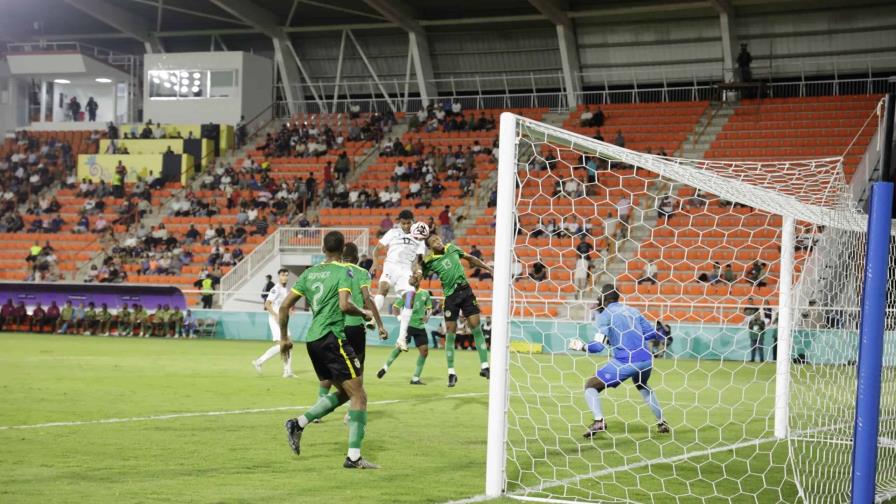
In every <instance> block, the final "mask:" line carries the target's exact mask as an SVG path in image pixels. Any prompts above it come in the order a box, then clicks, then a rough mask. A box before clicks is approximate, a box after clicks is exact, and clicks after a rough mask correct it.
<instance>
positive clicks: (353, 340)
mask: <svg viewBox="0 0 896 504" xmlns="http://www.w3.org/2000/svg"><path fill="white" fill-rule="evenodd" d="M345 340H346V341H348V344H349V345H351V347H352V350H354V351H355V355H357V356H358V360H359V361H361V373H363V372H364V355H365V354H366V350H367V329H365V328H364V326H363V325H356V326H345Z"/></svg>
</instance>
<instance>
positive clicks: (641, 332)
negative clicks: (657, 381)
mask: <svg viewBox="0 0 896 504" xmlns="http://www.w3.org/2000/svg"><path fill="white" fill-rule="evenodd" d="M595 325H596V326H597V333H596V334H595V335H594V339H593V341H591V342H590V343H585V342H584V341H582V340H580V339H578V338H574V339H571V340H569V349H570V350H575V351H586V352H588V353H599V352H602V351H603V350H604V348H610V350H611V352H612V358H611V359H610V362H608V363H607V364H605V365H604V366H603V367H602V368H600V369H598V370H597V373H595V375H594V376H592V377H591V378H589V379H588V381H586V382H585V402H586V403H588V407H589V408H590V409H591V411H592V413H594V423H592V424H591V426H590V427H589V428H588V430H587V431H585V434H584V436H585V437H586V438H591V437H593V436H594V435H595V434H597V433H598V432H603V431H606V430H607V422H606V420H604V414H603V410H602V409H601V406H600V395H599V394H600V392H602V391H603V390H604V389H605V388H607V387H611V388H612V387H617V386H619V384H620V383H622V382H624V381H626V380H628V379H629V378H631V379H632V383H634V385H635V388H637V389H638V393H640V394H641V397H643V398H644V401H645V402H646V403H647V405H648V406H649V407H650V411H652V412H653V414H654V416H655V417H656V420H657V431H658V432H660V433H667V432H669V425H668V424H667V423H666V421H665V419H664V418H663V410H662V409H660V404H659V402H658V401H657V399H656V393H655V392H654V391H653V389H651V388H650V387H649V386H648V385H647V381H648V380H650V372H651V370H652V369H653V355H652V354H651V352H650V350H648V349H647V342H648V341H650V340H653V339H657V338H659V337H661V336H660V335H658V334H657V333H656V331H654V328H653V326H652V325H651V324H650V323H649V322H647V320H646V319H645V318H644V316H643V315H641V312H639V311H638V310H636V309H634V308H632V307H630V306H626V305H624V304H622V303H620V302H619V292H617V291H616V289H615V288H614V287H613V286H612V285H610V284H607V285H604V286H603V287H602V288H601V297H600V299H598V314H597V316H596V321H595Z"/></svg>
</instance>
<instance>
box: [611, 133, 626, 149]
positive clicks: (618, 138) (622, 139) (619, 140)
mask: <svg viewBox="0 0 896 504" xmlns="http://www.w3.org/2000/svg"><path fill="white" fill-rule="evenodd" d="M613 143H614V144H615V145H616V146H618V147H625V137H624V136H622V130H616V138H615V139H614V140H613Z"/></svg>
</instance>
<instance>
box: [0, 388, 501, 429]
mask: <svg viewBox="0 0 896 504" xmlns="http://www.w3.org/2000/svg"><path fill="white" fill-rule="evenodd" d="M487 395H488V392H471V393H467V394H449V395H446V396H441V398H442V399H458V398H463V397H477V396H487ZM430 399H431V397H427V398H426V400H430ZM404 402H416V401H415V400H414V399H387V400H382V401H370V402H368V403H367V404H368V405H370V406H381V405H384V404H396V403H404ZM309 408H311V406H278V407H274V408H250V409H239V410H224V411H195V412H188V413H170V414H165V415H147V416H136V417H129V418H101V419H98V420H76V421H72V422H48V423H40V424H27V425H0V431H4V430H14V429H47V428H52V427H77V426H80V425H100V424H114V423H126V422H147V421H155V420H174V419H177V418H190V417H203V416H223V415H245V414H250V413H270V412H274V411H289V410H306V409H309Z"/></svg>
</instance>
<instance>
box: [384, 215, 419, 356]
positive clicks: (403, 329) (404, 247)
mask: <svg viewBox="0 0 896 504" xmlns="http://www.w3.org/2000/svg"><path fill="white" fill-rule="evenodd" d="M413 223H414V214H413V213H411V211H410V210H402V211H401V212H400V213H399V214H398V227H396V228H393V229H390V230H389V231H388V232H387V233H386V234H385V235H383V237H382V238H380V241H379V243H377V245H376V247H375V248H374V249H373V257H374V258H375V257H377V252H378V250H379V248H380V247H387V249H386V260H385V261H384V262H383V270H382V273H381V274H380V279H379V282H378V285H377V291H378V292H377V294H376V296H375V297H374V298H373V302H374V303H375V304H376V309H377V311H379V312H382V311H383V305H384V304H385V303H386V296H387V295H388V294H389V291H390V290H394V291H395V292H396V293H397V294H398V295H399V296H400V297H401V298H402V300H403V304H402V308H401V312H400V314H399V317H398V319H399V322H400V324H399V329H398V347H399V348H401V350H402V351H405V352H406V351H407V341H406V340H405V336H407V333H408V324H410V321H411V312H412V311H413V304H414V292H415V291H416V289H414V287H413V286H411V283H410V280H411V276H412V275H413V274H414V271H419V270H420V263H421V262H422V258H423V254H424V253H425V252H426V244H425V243H424V242H423V241H421V240H417V239H415V238H414V237H412V236H411V225H412V224H413Z"/></svg>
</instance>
